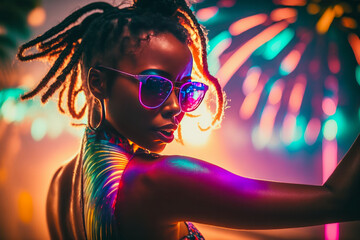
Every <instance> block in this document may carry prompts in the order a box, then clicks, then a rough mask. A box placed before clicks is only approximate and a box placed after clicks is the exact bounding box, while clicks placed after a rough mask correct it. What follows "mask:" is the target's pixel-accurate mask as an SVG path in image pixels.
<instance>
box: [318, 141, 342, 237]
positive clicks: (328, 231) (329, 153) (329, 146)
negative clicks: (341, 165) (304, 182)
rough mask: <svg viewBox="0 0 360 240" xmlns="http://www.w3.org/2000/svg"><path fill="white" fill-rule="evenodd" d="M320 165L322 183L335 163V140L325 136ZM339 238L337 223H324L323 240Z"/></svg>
mask: <svg viewBox="0 0 360 240" xmlns="http://www.w3.org/2000/svg"><path fill="white" fill-rule="evenodd" d="M322 165H323V183H325V182H326V180H327V179H328V178H329V176H330V175H331V173H332V172H333V171H334V169H335V168H336V165H337V141H336V138H335V139H334V140H331V141H328V140H326V139H325V138H324V139H323V142H322ZM338 239H339V224H338V223H332V224H326V225H325V240H338Z"/></svg>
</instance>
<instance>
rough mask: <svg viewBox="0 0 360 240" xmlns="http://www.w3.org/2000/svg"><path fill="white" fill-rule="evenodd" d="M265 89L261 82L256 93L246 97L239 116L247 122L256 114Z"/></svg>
mask: <svg viewBox="0 0 360 240" xmlns="http://www.w3.org/2000/svg"><path fill="white" fill-rule="evenodd" d="M263 88H264V83H262V82H260V83H259V84H258V86H257V87H256V89H255V91H253V92H252V93H250V94H249V95H247V96H246V98H245V99H244V101H243V103H242V105H241V107H240V112H239V115H240V117H241V118H242V119H245V120H246V119H249V118H250V117H251V116H252V115H253V114H254V111H255V109H256V106H257V104H258V102H259V99H260V94H261V92H262V90H263Z"/></svg>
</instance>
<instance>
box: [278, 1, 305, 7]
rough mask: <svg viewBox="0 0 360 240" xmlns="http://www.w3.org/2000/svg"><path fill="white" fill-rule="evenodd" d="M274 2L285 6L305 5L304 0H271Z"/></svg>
mask: <svg viewBox="0 0 360 240" xmlns="http://www.w3.org/2000/svg"><path fill="white" fill-rule="evenodd" d="M273 2H274V3H275V4H279V5H285V6H305V4H306V0H273Z"/></svg>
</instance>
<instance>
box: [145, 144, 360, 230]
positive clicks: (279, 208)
mask: <svg viewBox="0 0 360 240" xmlns="http://www.w3.org/2000/svg"><path fill="white" fill-rule="evenodd" d="M146 165H147V166H148V168H147V170H146V171H145V172H144V175H143V178H142V179H143V181H141V182H142V184H143V188H142V189H146V190H145V193H144V194H142V198H143V199H142V200H143V201H142V202H143V203H144V202H145V203H146V206H144V208H146V209H147V210H146V211H147V212H148V214H150V215H152V216H157V218H161V219H163V220H164V221H167V222H168V221H183V220H190V221H196V222H201V223H206V224H212V225H217V226H224V227H231V228H241V229H271V228H287V227H300V226H309V225H316V224H324V223H329V222H337V221H347V220H359V219H360V210H359V209H360V204H359V203H360V201H359V200H360V194H359V193H360V187H359V186H360V181H359V180H360V137H358V138H357V139H356V141H355V143H354V144H353V146H352V147H351V148H350V150H349V152H348V153H347V154H346V155H345V157H344V158H343V160H342V162H341V163H340V164H339V166H338V167H337V169H336V170H335V172H334V173H333V174H332V175H331V177H330V178H329V180H328V181H327V182H326V183H325V184H324V185H323V186H310V185H302V184H288V183H279V182H270V181H261V180H254V179H248V178H244V177H241V176H238V175H235V174H233V173H231V172H229V171H226V170H224V169H222V168H220V167H218V166H216V165H213V164H210V163H207V162H205V161H201V160H197V159H193V158H188V157H182V156H171V157H162V158H160V159H157V160H156V161H155V162H152V163H151V164H146Z"/></svg>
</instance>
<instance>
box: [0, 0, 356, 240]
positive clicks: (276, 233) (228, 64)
mask: <svg viewBox="0 0 360 240" xmlns="http://www.w3.org/2000/svg"><path fill="white" fill-rule="evenodd" d="M89 2H91V1H88V0H80V1H76V3H75V2H73V1H70V0H64V1H55V0H43V1H42V2H41V1H38V0H28V1H27V0H12V1H10V0H5V1H2V2H0V64H1V65H0V196H1V197H0V212H1V217H0V239H48V238H49V235H48V232H47V226H46V217H45V201H46V193H47V189H48V186H49V183H50V179H51V177H52V175H53V173H54V172H55V170H56V169H57V168H58V167H59V166H60V165H61V164H62V163H63V162H65V161H67V160H68V159H70V158H71V157H72V156H74V155H75V154H76V153H77V152H78V151H79V145H80V140H81V136H82V132H83V128H81V127H73V126H72V125H71V124H72V123H84V122H85V121H86V120H85V119H82V120H80V121H77V122H74V121H72V120H71V119H69V118H68V117H67V116H64V115H61V114H60V113H58V111H57V103H56V98H57V97H55V98H54V100H51V101H50V102H48V103H47V104H46V105H41V104H40V100H39V99H38V98H35V99H33V100H30V101H26V102H21V101H19V96H20V95H21V94H22V93H24V92H25V91H26V90H28V89H31V88H32V87H34V85H35V84H36V82H37V81H39V80H40V79H41V77H42V76H43V75H44V73H45V72H46V70H47V69H48V68H49V66H48V64H46V63H41V62H40V63H39V62H31V63H19V62H18V61H17V60H16V59H15V57H14V56H15V53H16V48H17V47H18V46H19V44H21V43H23V42H25V41H26V40H28V39H29V38H31V37H33V36H37V35H39V34H41V33H43V32H44V31H46V30H47V29H49V28H50V27H51V26H54V25H55V24H57V23H59V22H60V21H61V20H62V19H63V18H64V17H66V16H67V15H68V14H69V13H70V12H72V11H74V10H75V9H77V8H79V7H81V6H84V5H85V4H86V3H89ZM115 3H118V1H115ZM193 10H194V12H195V13H196V15H197V17H198V19H199V20H200V21H201V23H202V24H203V25H204V26H206V27H207V29H208V30H209V32H208V37H209V49H208V53H209V56H208V60H209V66H210V71H211V73H212V74H214V75H216V76H217V77H218V78H219V79H220V82H221V85H222V87H223V89H224V91H225V92H226V94H227V97H228V104H227V108H226V111H225V118H224V121H223V122H222V126H221V128H219V129H216V130H212V131H207V132H201V131H200V130H199V128H198V123H199V124H200V125H202V124H204V125H206V123H208V122H209V121H211V113H210V112H209V109H207V108H206V105H205V104H203V106H202V107H201V108H199V110H197V111H198V113H201V114H202V115H201V117H199V118H196V119H195V120H194V119H193V118H185V119H184V121H183V123H182V128H183V133H182V134H183V138H184V142H185V145H181V144H179V143H178V142H174V143H171V144H170V145H169V146H168V147H167V148H166V150H165V152H164V153H165V154H183V155H189V156H193V157H198V158H200V159H204V160H207V161H209V162H211V163H214V164H216V165H219V166H221V167H224V168H226V169H228V170H230V171H232V172H234V173H236V174H239V175H242V176H246V177H251V178H258V179H266V180H273V181H282V182H292V183H302V184H313V185H321V184H322V183H323V182H324V181H325V180H326V179H327V177H328V176H329V175H330V174H331V172H332V171H333V169H334V168H335V166H336V164H337V163H338V162H339V161H340V160H341V158H342V156H343V155H344V154H345V152H346V151H347V149H348V148H349V146H350V145H351V143H352V141H353V140H354V139H355V138H356V136H357V135H358V134H359V132H360V39H359V36H360V17H359V16H360V1H358V0H347V1H345V0H253V1H235V0H218V1H215V0H205V1H201V2H199V3H197V4H195V5H193ZM83 101H84V98H83V97H82V96H79V97H78V105H79V108H80V107H81V106H82V103H83ZM197 121H198V123H197ZM219 194H221V193H219ZM196 225H197V226H198V228H199V229H200V230H201V232H202V233H203V234H204V236H205V237H206V239H210V240H211V239H213V240H215V239H216V240H219V239H357V237H358V236H359V234H360V223H359V222H352V223H341V224H336V223H335V224H328V225H322V226H315V227H306V228H294V229H285V230H263V231H241V230H232V229H224V228H218V227H213V226H208V225H204V224H196Z"/></svg>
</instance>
